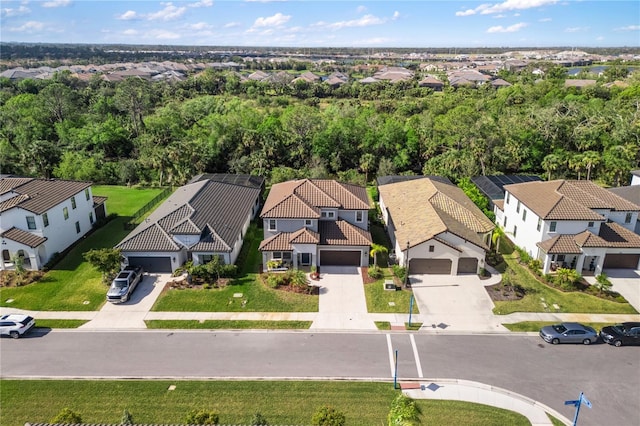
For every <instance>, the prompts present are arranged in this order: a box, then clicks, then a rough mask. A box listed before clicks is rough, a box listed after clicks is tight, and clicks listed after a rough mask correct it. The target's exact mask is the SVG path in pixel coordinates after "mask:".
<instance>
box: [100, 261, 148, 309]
mask: <svg viewBox="0 0 640 426" xmlns="http://www.w3.org/2000/svg"><path fill="white" fill-rule="evenodd" d="M143 273H144V271H143V270H142V267H141V266H127V267H126V268H124V269H123V270H122V271H120V272H119V273H118V275H117V276H116V278H115V279H114V280H113V281H112V282H111V287H109V291H107V300H108V301H109V302H111V303H124V302H126V301H127V300H129V297H131V293H133V291H134V290H135V289H136V287H137V286H138V283H139V282H140V281H142V274H143Z"/></svg>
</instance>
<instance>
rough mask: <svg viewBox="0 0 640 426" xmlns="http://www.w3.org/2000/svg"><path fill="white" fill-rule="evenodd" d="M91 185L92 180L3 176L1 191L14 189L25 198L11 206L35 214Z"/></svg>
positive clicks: (0, 180)
mask: <svg viewBox="0 0 640 426" xmlns="http://www.w3.org/2000/svg"><path fill="white" fill-rule="evenodd" d="M90 186H91V182H80V181H72V180H55V179H51V180H47V179H31V178H11V177H9V178H2V179H0V193H1V194H5V193H7V192H9V191H12V192H14V193H16V194H18V195H22V196H23V198H22V199H21V200H20V202H19V203H17V204H14V205H12V206H11V207H15V206H19V207H20V208H22V209H24V210H27V211H30V212H32V213H35V214H42V213H45V212H46V211H47V210H49V209H51V208H52V207H55V206H57V205H58V204H60V203H62V202H63V201H65V200H68V199H69V198H71V197H72V196H74V195H76V194H78V193H79V192H82V191H84V190H85V189H87V188H89V187H90Z"/></svg>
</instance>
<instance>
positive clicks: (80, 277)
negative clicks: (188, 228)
mask: <svg viewBox="0 0 640 426" xmlns="http://www.w3.org/2000/svg"><path fill="white" fill-rule="evenodd" d="M160 192H161V189H132V188H126V187H122V186H96V187H93V193H94V195H101V196H108V197H109V199H108V200H107V212H108V213H116V214H118V215H120V216H119V217H117V218H115V219H113V220H111V221H109V222H108V223H107V224H106V225H104V226H103V227H101V228H99V229H97V230H96V231H95V232H93V233H92V234H91V235H89V236H87V237H86V238H85V239H83V240H81V241H80V243H78V244H77V245H76V246H75V247H73V248H72V249H71V250H70V251H69V252H68V253H67V254H66V255H65V256H64V258H63V259H62V260H61V261H60V262H58V263H57V264H56V265H55V266H54V268H53V269H51V270H50V271H49V272H47V273H46V274H45V275H44V276H43V277H42V278H41V279H40V280H39V281H38V282H36V283H33V284H29V285H27V286H24V287H10V288H5V287H0V306H11V307H14V308H20V309H28V310H34V311H95V310H98V309H99V308H100V306H102V304H103V303H104V302H105V294H106V291H107V288H106V286H105V285H104V284H103V283H102V279H101V278H102V277H101V275H100V273H98V272H97V271H96V270H95V269H94V268H93V267H92V266H91V265H89V263H87V262H85V261H84V258H83V257H82V254H83V253H84V252H86V251H89V250H91V249H96V248H104V247H113V246H114V245H116V244H117V243H119V242H120V240H122V238H124V237H125V236H126V235H127V233H128V231H125V230H124V223H125V222H126V221H127V220H128V217H127V215H130V214H132V213H133V212H135V211H137V210H138V209H139V208H140V207H142V206H144V205H145V204H146V203H147V202H148V201H149V200H151V199H152V198H153V197H155V196H156V195H157V194H158V193H160ZM8 299H13V302H12V303H10V304H8V303H6V301H7V300H8Z"/></svg>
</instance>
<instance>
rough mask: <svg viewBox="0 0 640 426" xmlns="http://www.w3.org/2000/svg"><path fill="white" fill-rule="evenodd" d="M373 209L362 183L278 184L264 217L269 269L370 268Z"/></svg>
mask: <svg viewBox="0 0 640 426" xmlns="http://www.w3.org/2000/svg"><path fill="white" fill-rule="evenodd" d="M369 208H370V205H369V199H368V197H367V192H366V190H365V188H363V187H360V186H357V185H351V184H348V183H340V182H336V181H333V180H323V179H302V180H294V181H287V182H282V183H278V184H275V185H273V187H272V188H271V191H270V192H269V196H268V197H267V199H266V201H265V204H264V207H263V209H262V213H261V215H260V217H261V218H262V220H263V223H264V240H263V241H262V243H261V244H260V248H259V250H260V251H261V252H262V260H263V265H268V264H269V261H273V260H276V261H278V262H280V263H282V264H283V265H285V267H292V268H298V267H300V266H311V265H314V266H329V265H349V266H367V265H368V264H369V246H370V245H371V234H370V233H369V222H368V211H369Z"/></svg>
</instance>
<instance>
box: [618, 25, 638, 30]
mask: <svg viewBox="0 0 640 426" xmlns="http://www.w3.org/2000/svg"><path fill="white" fill-rule="evenodd" d="M614 31H640V25H627V26H626V27H619V28H616V29H614Z"/></svg>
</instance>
